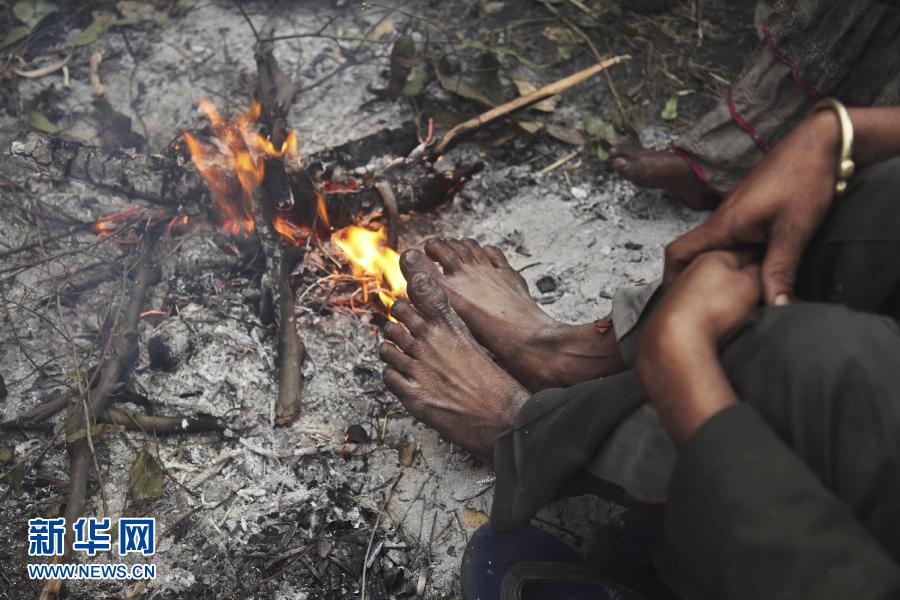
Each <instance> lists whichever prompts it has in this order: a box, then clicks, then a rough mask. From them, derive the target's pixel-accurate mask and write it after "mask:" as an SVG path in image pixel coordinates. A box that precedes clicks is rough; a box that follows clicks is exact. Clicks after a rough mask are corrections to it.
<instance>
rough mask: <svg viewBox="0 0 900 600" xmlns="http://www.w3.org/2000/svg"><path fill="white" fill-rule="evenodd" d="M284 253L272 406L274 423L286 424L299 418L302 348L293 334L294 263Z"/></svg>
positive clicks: (295, 316)
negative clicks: (292, 273) (275, 378)
mask: <svg viewBox="0 0 900 600" xmlns="http://www.w3.org/2000/svg"><path fill="white" fill-rule="evenodd" d="M287 254H288V253H284V254H283V255H282V257H281V261H280V262H281V268H280V270H279V274H278V298H277V302H276V303H277V305H278V321H277V327H278V402H277V403H276V405H275V424H276V425H289V424H290V423H292V422H293V421H294V420H296V418H297V417H298V416H300V403H301V396H302V392H303V373H302V371H301V370H300V369H301V367H302V366H303V357H304V355H305V354H306V347H305V346H304V344H303V340H301V339H300V335H299V334H298V333H297V315H296V312H295V308H294V290H293V288H292V287H291V271H292V270H293V264H294V261H292V260H290V258H289V257H288V256H287Z"/></svg>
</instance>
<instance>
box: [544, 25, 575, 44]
mask: <svg viewBox="0 0 900 600" xmlns="http://www.w3.org/2000/svg"><path fill="white" fill-rule="evenodd" d="M544 37H545V38H547V39H548V40H550V41H551V42H553V43H554V44H557V45H565V46H574V45H576V44H581V43H583V42H584V40H583V39H582V38H581V36H580V35H578V34H577V33H575V32H574V31H572V30H571V29H569V28H568V27H547V28H546V29H544Z"/></svg>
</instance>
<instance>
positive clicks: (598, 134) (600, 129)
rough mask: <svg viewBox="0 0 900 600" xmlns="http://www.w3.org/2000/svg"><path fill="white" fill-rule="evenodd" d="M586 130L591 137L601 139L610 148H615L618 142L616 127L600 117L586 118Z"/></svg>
mask: <svg viewBox="0 0 900 600" xmlns="http://www.w3.org/2000/svg"><path fill="white" fill-rule="evenodd" d="M584 128H585V131H587V133H588V135H589V136H591V137H594V138H600V139H601V140H603V141H605V142H606V143H607V144H609V145H610V146H614V145H615V144H616V142H617V141H618V136H617V135H616V129H615V127H613V126H612V124H610V123H608V122H606V121H604V120H603V119H601V118H599V117H594V116H591V115H589V116H587V117H585V119H584Z"/></svg>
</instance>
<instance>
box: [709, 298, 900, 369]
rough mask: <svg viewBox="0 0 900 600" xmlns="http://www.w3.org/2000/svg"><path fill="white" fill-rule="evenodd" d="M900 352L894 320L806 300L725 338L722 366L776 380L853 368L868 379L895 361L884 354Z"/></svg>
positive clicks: (757, 316) (766, 311)
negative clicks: (753, 372) (873, 372)
mask: <svg viewBox="0 0 900 600" xmlns="http://www.w3.org/2000/svg"><path fill="white" fill-rule="evenodd" d="M898 348H900V335H898V330H897V324H896V322H895V321H893V320H892V319H890V318H887V317H884V316H880V315H876V314H872V313H864V312H858V311H854V310H851V309H849V308H847V307H845V306H842V305H838V304H816V303H805V302H804V303H797V304H793V305H790V306H783V307H769V308H762V309H760V310H758V311H757V312H755V313H754V314H753V315H751V316H750V317H749V318H748V319H747V320H746V321H745V322H744V323H743V324H742V325H741V326H740V327H739V328H738V329H737V330H736V331H734V332H733V333H732V334H731V335H730V336H729V338H728V339H727V340H725V344H724V347H723V349H722V363H723V366H724V367H725V370H726V372H728V373H729V374H730V375H731V374H734V375H739V374H741V373H742V370H744V369H746V368H749V369H751V370H753V371H755V372H756V373H758V374H759V375H760V376H763V377H765V378H766V379H775V380H779V379H783V377H785V376H790V377H796V376H798V375H801V376H802V375H803V374H804V373H808V374H812V375H815V374H817V373H818V374H821V373H823V372H832V373H833V372H844V371H847V370H848V367H853V368H852V369H851V372H852V374H857V375H861V376H864V377H865V376H868V375H870V374H871V371H872V369H877V370H879V371H880V370H881V368H882V366H884V365H887V364H889V363H893V361H894V358H893V357H892V356H891V355H885V354H883V352H884V351H886V350H890V351H891V352H896V351H897V349H898ZM879 353H881V355H879ZM894 356H896V355H894Z"/></svg>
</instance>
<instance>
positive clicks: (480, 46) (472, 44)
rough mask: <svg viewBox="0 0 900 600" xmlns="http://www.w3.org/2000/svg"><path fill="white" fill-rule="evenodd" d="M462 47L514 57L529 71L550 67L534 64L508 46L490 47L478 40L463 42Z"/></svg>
mask: <svg viewBox="0 0 900 600" xmlns="http://www.w3.org/2000/svg"><path fill="white" fill-rule="evenodd" d="M462 45H463V47H464V48H473V49H475V50H481V51H482V52H493V53H494V54H502V55H504V56H512V57H513V58H514V59H516V60H517V61H519V62H520V63H522V64H523V65H525V66H526V67H528V68H529V69H544V68H546V67H547V66H549V65H544V64H541V63H537V62H534V61H533V60H529V59H528V58H527V57H525V56H522V55H521V54H519V53H518V52H516V51H515V50H514V49H512V48H508V47H506V46H488V45H487V44H485V43H483V42H479V41H478V40H463V41H462Z"/></svg>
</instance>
